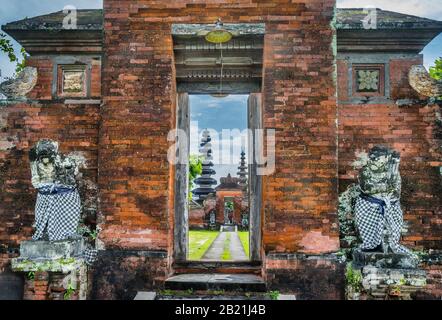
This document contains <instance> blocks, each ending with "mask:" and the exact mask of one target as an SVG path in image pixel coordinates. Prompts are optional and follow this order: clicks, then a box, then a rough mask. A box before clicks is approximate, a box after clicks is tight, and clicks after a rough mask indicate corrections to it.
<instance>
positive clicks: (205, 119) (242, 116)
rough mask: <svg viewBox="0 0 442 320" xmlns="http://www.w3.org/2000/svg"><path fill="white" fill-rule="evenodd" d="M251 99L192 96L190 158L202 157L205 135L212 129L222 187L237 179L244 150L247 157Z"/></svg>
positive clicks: (214, 153) (243, 97)
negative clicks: (223, 179) (226, 181)
mask: <svg viewBox="0 0 442 320" xmlns="http://www.w3.org/2000/svg"><path fill="white" fill-rule="evenodd" d="M247 99H248V95H229V96H227V97H225V98H214V97H212V96H210V95H190V99H189V104H190V154H195V155H196V154H199V150H198V149H199V144H200V142H201V137H202V131H203V130H204V129H208V130H209V132H210V136H211V138H212V141H211V144H212V154H213V158H214V159H213V161H212V162H213V163H214V164H215V166H214V167H213V169H214V170H215V171H216V174H215V175H214V176H213V177H214V178H215V179H216V180H217V181H218V183H219V182H220V177H225V176H227V174H228V173H230V174H231V175H232V176H236V173H237V172H238V165H239V162H240V153H241V150H244V151H245V152H246V154H247V139H246V134H247V132H246V131H245V130H246V129H247ZM223 130H224V131H223Z"/></svg>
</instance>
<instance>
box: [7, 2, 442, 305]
mask: <svg viewBox="0 0 442 320" xmlns="http://www.w3.org/2000/svg"><path fill="white" fill-rule="evenodd" d="M76 14H77V17H78V20H77V23H76V26H75V27H74V28H66V27H65V26H64V24H63V21H64V18H65V14H64V13H63V12H55V13H48V14H46V15H43V16H38V17H33V18H27V19H24V20H21V21H16V22H10V23H8V24H6V25H4V26H2V30H3V31H4V32H5V33H7V34H9V35H10V36H12V37H13V38H14V39H16V40H17V41H18V42H19V43H20V44H21V45H22V46H23V47H24V49H25V50H26V52H28V53H29V55H30V56H29V57H28V59H27V61H26V66H27V68H26V69H25V70H24V71H23V73H22V74H21V75H19V77H18V78H17V79H12V80H10V81H8V82H7V83H3V84H1V85H0V90H1V91H2V93H4V94H5V95H6V96H7V99H4V100H1V101H0V173H1V174H0V190H1V192H0V281H9V282H8V283H10V284H11V288H12V287H13V288H14V290H12V289H11V290H9V291H8V293H4V292H2V293H0V295H1V294H9V295H10V297H12V296H14V297H15V298H24V299H54V300H55V299H134V298H135V297H143V296H144V297H145V296H146V295H143V294H142V293H143V292H144V293H145V292H154V293H155V294H156V295H157V298H161V295H162V294H163V295H164V291H162V290H163V289H170V290H188V289H195V288H204V289H208V290H209V289H213V288H223V286H224V285H225V284H226V283H235V284H236V287H235V288H237V289H238V291H239V292H241V291H243V292H257V293H260V294H263V295H265V294H266V292H270V291H272V292H280V293H284V294H289V295H293V296H295V297H296V299H392V298H396V299H426V298H436V299H440V298H441V295H442V282H441V275H442V264H441V261H442V202H441V200H442V198H441V195H442V180H441V179H442V176H441V168H442V158H441V152H442V149H441V147H442V143H441V142H442V141H441V139H442V118H441V109H440V108H441V106H442V104H441V102H440V101H441V100H440V97H441V96H442V89H441V84H440V83H438V82H436V80H432V79H431V78H430V77H429V75H428V74H427V72H426V70H425V68H423V67H422V65H423V56H422V54H421V52H422V50H423V49H424V47H425V46H426V45H427V44H429V43H430V42H431V41H432V39H434V38H435V37H436V36H438V35H439V34H440V33H441V32H442V22H440V21H433V20H429V19H425V18H420V17H415V16H410V15H405V14H400V13H396V12H389V11H383V10H380V9H376V10H374V11H373V12H371V13H370V14H375V15H376V17H377V19H376V25H368V26H367V19H366V18H367V15H368V14H369V13H368V12H367V11H366V10H364V9H336V8H335V1H334V0H302V1H274V0H273V1H272V0H261V1H254V0H241V1H239V0H233V1H232V0H226V1H216V3H214V2H213V1H205V0H197V1H190V0H189V1H186V0H180V1H168V2H167V3H166V1H145V0H144V1H116V0H104V7H103V10H78V11H77V12H76ZM209 40H210V41H209ZM220 70H221V72H220ZM197 94H200V95H201V94H205V95H214V96H217V97H218V98H219V99H222V98H223V96H226V95H235V94H243V95H248V96H249V97H248V105H247V114H248V119H247V122H248V124H247V127H248V128H249V129H251V130H250V136H249V142H251V143H249V150H248V152H247V155H246V154H242V155H241V158H240V156H239V154H235V155H234V156H235V157H236V158H235V159H237V160H235V162H236V166H238V164H240V167H239V168H238V170H239V173H238V176H236V174H237V173H236V172H232V175H234V176H227V177H223V178H222V181H217V179H214V177H213V176H212V175H213V174H214V173H215V171H216V170H213V167H212V165H211V160H210V159H209V158H205V159H204V160H203V170H204V172H203V173H202V174H200V175H199V176H198V177H197V178H196V179H197V180H196V183H195V184H196V186H195V189H196V191H195V193H194V195H193V199H192V201H190V200H189V197H190V193H191V191H192V190H190V187H189V181H188V171H189V165H188V159H189V157H190V154H189V143H186V142H188V141H185V140H186V139H187V138H185V136H186V135H178V134H175V133H176V132H175V131H173V130H174V129H179V130H180V132H184V133H185V134H187V136H188V135H189V130H190V129H189V128H190V126H189V121H190V120H189V96H190V95H197ZM259 129H262V130H261V131H260V130H259ZM269 130H273V132H274V142H275V143H274V148H273V149H274V160H275V161H274V169H273V170H267V169H266V168H268V167H269V166H270V162H269V161H264V162H263V161H259V160H262V159H260V158H261V157H262V156H263V157H265V158H266V159H267V160H268V159H270V158H271V156H270V152H271V150H272V148H271V147H269V145H268V144H267V142H268V141H269V139H268V137H269V132H270V131H269ZM171 132H172V133H171ZM260 132H263V135H262V136H261V135H260ZM177 137H178V138H177ZM183 137H184V138H183ZM205 138H206V139H205V140H204V141H203V142H202V144H204V145H207V143H208V142H209V140H208V139H207V138H208V135H205ZM183 140H184V141H183ZM270 140H271V139H270ZM199 141H201V138H200V139H199ZM183 142H184V143H183ZM270 146H271V144H270ZM201 147H204V146H203V145H202V146H201ZM171 148H172V149H171ZM169 150H172V151H173V152H169ZM204 152H205V153H204ZM170 153H172V154H173V155H175V156H176V157H177V158H179V159H184V161H181V162H173V161H170V158H169V157H168V154H170ZM203 153H204V155H205V156H210V152H208V149H207V148H206V149H204V150H203ZM261 154H262V156H260V155H261ZM31 167H32V168H33V169H32V170H31ZM31 172H32V174H31ZM219 183H221V185H217V184H219ZM198 188H199V189H198ZM77 195H78V197H77ZM72 199H74V200H72ZM78 199H80V200H78ZM217 199H218V200H217ZM226 199H227V200H226ZM229 199H230V200H229ZM74 201H75V202H74ZM79 201H80V202H79ZM198 201H201V202H198ZM217 201H218V203H219V205H218V207H217V204H216V203H217ZM203 202H205V203H206V206H207V208H208V209H207V210H206V211H204V210H202V209H201V208H204V204H203ZM36 203H37V204H38V205H37V207H36ZM80 203H81V206H80ZM232 204H233V205H234V206H236V207H234V208H233V209H232V208H231V206H232ZM210 206H212V207H210ZM235 208H236V209H235ZM192 210H193V211H192ZM198 210H200V211H199V212H200V213H198V212H197V211H198ZM201 210H202V211H201ZM229 210H230V211H229ZM235 210H236V211H235ZM80 211H81V212H80ZM68 212H69V215H67V213H68ZM189 212H190V213H191V214H189ZM211 212H212V217H211V216H210V215H211ZM198 214H199V215H198ZM381 214H382V215H381ZM78 216H80V219H79V220H80V221H79V223H78V228H77V232H74V234H72V232H73V231H72V230H74V229H75V228H73V225H72V221H74V223H77V220H72V219H78ZM36 219H37V220H36ZM62 219H69V222H66V224H68V225H69V228H70V229H69V232H67V230H66V225H65V224H64V222H63V221H62ZM34 222H36V223H35V224H34ZM189 225H190V226H193V225H195V226H197V227H198V228H200V229H201V228H203V229H204V230H203V231H204V232H207V233H210V232H219V231H220V229H222V227H225V225H235V228H236V229H238V230H243V228H246V232H248V236H247V239H246V241H247V243H248V246H247V250H245V251H249V252H247V256H248V258H247V259H246V260H241V261H230V260H228V259H227V261H206V262H205V263H201V262H196V261H193V260H192V259H189V255H190V254H191V253H192V252H191V251H192V248H190V249H189ZM210 225H212V227H213V228H210ZM74 227H75V225H74ZM236 229H235V230H236ZM36 230H38V231H39V234H38V237H37V236H36V234H35V232H36ZM74 231H75V230H74ZM238 232H239V231H238ZM33 236H34V238H32V237H33ZM230 239H231V241H233V238H230ZM235 239H236V238H235ZM195 274H198V275H199V277H195V276H194V277H191V276H189V275H195ZM214 275H216V276H217V277H213V276H214ZM0 283H1V282H0Z"/></svg>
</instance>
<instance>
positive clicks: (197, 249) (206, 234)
mask: <svg viewBox="0 0 442 320" xmlns="http://www.w3.org/2000/svg"><path fill="white" fill-rule="evenodd" d="M218 233H219V231H209V230H190V231H189V260H201V258H202V257H203V255H204V253H205V252H206V251H207V249H209V247H210V245H211V244H212V242H213V241H214V240H215V238H216V237H217V235H218Z"/></svg>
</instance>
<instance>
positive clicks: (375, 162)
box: [368, 155, 389, 171]
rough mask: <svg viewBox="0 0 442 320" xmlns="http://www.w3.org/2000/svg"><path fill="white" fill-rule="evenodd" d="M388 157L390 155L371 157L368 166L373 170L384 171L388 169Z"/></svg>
mask: <svg viewBox="0 0 442 320" xmlns="http://www.w3.org/2000/svg"><path fill="white" fill-rule="evenodd" d="M388 158H389V157H388V156H386V155H382V156H377V157H370V160H369V162H368V167H369V168H370V170H373V171H383V170H385V169H386V166H387V164H388V160H389V159H388Z"/></svg>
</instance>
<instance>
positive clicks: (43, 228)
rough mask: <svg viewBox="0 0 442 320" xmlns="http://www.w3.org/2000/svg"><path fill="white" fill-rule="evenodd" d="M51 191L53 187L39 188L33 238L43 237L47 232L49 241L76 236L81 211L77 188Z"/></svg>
mask: <svg viewBox="0 0 442 320" xmlns="http://www.w3.org/2000/svg"><path fill="white" fill-rule="evenodd" d="M50 192H51V187H42V188H40V189H39V192H38V195H37V203H36V205H35V233H34V235H33V237H32V239H33V240H39V239H42V238H43V237H44V235H45V233H47V234H48V237H49V239H48V240H49V241H57V240H65V239H69V238H71V237H75V235H76V234H77V233H76V231H77V226H78V223H79V220H80V213H81V201H80V195H79V194H78V191H77V189H72V190H68V191H66V190H64V191H63V192H59V193H50ZM77 237H78V236H77Z"/></svg>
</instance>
